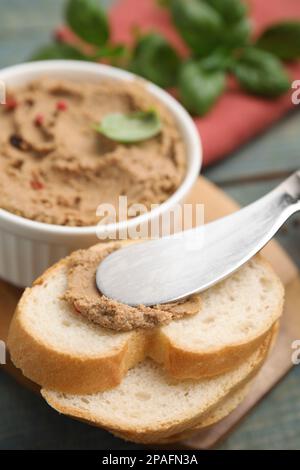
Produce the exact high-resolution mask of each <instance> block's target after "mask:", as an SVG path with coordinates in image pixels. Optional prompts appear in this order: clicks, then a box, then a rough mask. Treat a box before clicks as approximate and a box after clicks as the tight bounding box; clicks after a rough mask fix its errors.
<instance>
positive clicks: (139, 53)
mask: <svg viewBox="0 0 300 470" xmlns="http://www.w3.org/2000/svg"><path fill="white" fill-rule="evenodd" d="M179 65H180V58H179V56H178V54H177V52H176V51H175V49H174V48H173V47H172V46H171V45H170V44H169V43H168V42H167V41H166V39H165V38H164V37H163V36H161V35H160V34H157V33H151V34H147V35H146V36H144V37H142V38H140V39H139V40H138V42H137V44H136V46H135V49H134V51H133V55H132V60H131V63H130V66H129V68H130V70H131V71H132V72H134V73H136V74H138V75H141V76H142V77H144V78H147V79H148V80H150V81H152V82H154V83H156V84H157V85H159V86H161V87H163V88H168V87H172V86H174V85H175V84H176V82H177V74H178V69H179Z"/></svg>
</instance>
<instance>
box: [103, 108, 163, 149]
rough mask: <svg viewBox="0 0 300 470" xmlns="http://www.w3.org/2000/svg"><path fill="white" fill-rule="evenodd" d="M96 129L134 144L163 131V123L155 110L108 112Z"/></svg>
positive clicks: (126, 142)
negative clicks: (129, 112)
mask: <svg viewBox="0 0 300 470" xmlns="http://www.w3.org/2000/svg"><path fill="white" fill-rule="evenodd" d="M94 128H95V130H96V131H98V132H100V133H101V134H103V135H105V136H106V137H108V138H109V139H111V140H114V141H116V142H121V143H123V144H132V143H136V142H141V141H143V140H147V139H150V138H152V137H155V136H156V135H158V134H159V133H160V132H161V129H162V123H161V120H160V118H159V116H158V114H157V113H156V112H155V111H153V110H150V111H146V112H144V111H137V112H134V113H131V114H122V113H112V114H107V115H106V116H105V117H104V118H103V119H102V121H101V122H100V124H97V125H95V126H94Z"/></svg>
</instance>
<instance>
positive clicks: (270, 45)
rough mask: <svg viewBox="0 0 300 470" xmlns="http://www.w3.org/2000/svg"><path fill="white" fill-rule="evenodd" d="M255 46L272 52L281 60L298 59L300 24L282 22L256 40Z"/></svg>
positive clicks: (297, 22) (296, 22) (299, 55)
mask: <svg viewBox="0 0 300 470" xmlns="http://www.w3.org/2000/svg"><path fill="white" fill-rule="evenodd" d="M256 46H257V47H259V48H261V49H264V50H265V51H268V52H272V53H273V54H274V55H276V56H277V57H280V58H281V59H283V60H295V59H298V58H299V57H300V22H299V21H284V22H282V23H278V24H274V25H272V26H271V27H270V28H268V29H267V30H266V31H264V32H263V34H262V35H261V36H260V37H259V38H258V40H257V43H256Z"/></svg>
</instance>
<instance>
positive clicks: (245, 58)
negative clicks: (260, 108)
mask: <svg viewBox="0 0 300 470" xmlns="http://www.w3.org/2000/svg"><path fill="white" fill-rule="evenodd" d="M233 73H234V75H235V76H236V78H237V80H238V82H239V83H240V85H241V86H242V88H244V89H245V90H246V91H248V92H249V93H254V94H256V95H261V96H265V97H268V98H274V97H276V96H280V95H281V94H283V93H285V92H286V91H288V90H289V88H290V80H289V77H288V75H287V73H286V71H285V69H284V67H283V65H282V63H281V62H280V60H279V59H277V57H275V56H274V55H273V54H271V53H269V52H266V51H262V50H259V49H255V48H249V49H245V50H244V51H243V54H242V56H241V57H240V58H239V59H238V60H237V61H236V63H235V64H234V65H233Z"/></svg>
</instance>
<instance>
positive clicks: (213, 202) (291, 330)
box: [0, 177, 300, 449]
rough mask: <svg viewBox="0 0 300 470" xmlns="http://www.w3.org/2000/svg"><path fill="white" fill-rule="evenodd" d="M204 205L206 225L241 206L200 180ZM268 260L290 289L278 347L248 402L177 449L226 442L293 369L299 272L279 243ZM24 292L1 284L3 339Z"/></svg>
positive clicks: (198, 194) (299, 321) (198, 198)
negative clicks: (239, 424) (232, 432)
mask: <svg viewBox="0 0 300 470" xmlns="http://www.w3.org/2000/svg"><path fill="white" fill-rule="evenodd" d="M187 202H190V203H193V204H196V203H203V204H204V207H205V222H208V221H211V220H214V219H217V218H219V217H222V216H224V215H227V214H229V213H231V212H233V211H235V210H236V209H237V208H238V206H237V204H236V203H235V202H233V201H232V199H230V198H229V197H228V196H227V195H226V194H225V193H224V192H223V191H221V190H220V189H218V188H217V187H216V186H215V185H213V184H212V183H210V182H209V181H207V180H206V179H205V178H203V177H201V178H199V181H198V182H197V183H196V185H195V188H194V191H193V192H192V194H191V196H190V198H189V201H187ZM263 254H264V256H265V258H267V259H268V260H269V262H270V263H271V264H272V265H273V267H274V269H275V271H276V272H277V273H278V275H279V276H280V278H281V279H282V281H283V283H284V285H285V288H286V302H285V308H284V315H283V317H282V321H281V326H280V332H279V336H278V340H277V342H276V345H275V347H274V349H273V351H272V353H271V355H270V356H269V358H268V359H267V361H266V363H265V365H264V366H263V368H262V369H261V371H260V373H259V374H258V376H257V377H256V379H255V381H254V383H253V386H252V388H251V392H250V393H249V395H248V397H247V398H246V399H245V400H244V402H243V403H242V404H241V405H240V406H239V407H238V408H237V409H236V410H235V411H234V412H233V413H231V414H230V415H229V416H228V417H227V418H225V419H223V420H222V421H220V422H219V423H217V424H215V425H213V426H211V427H209V428H206V429H204V430H202V431H201V432H197V433H196V434H194V435H193V436H192V437H190V438H189V439H187V440H185V441H183V442H180V443H179V444H178V445H176V447H180V448H190V449H208V448H211V447H213V446H215V445H216V444H217V443H218V442H220V441H221V440H222V439H224V438H225V437H226V436H227V435H228V433H230V431H232V430H233V429H234V428H235V426H236V425H237V424H238V423H239V421H240V420H241V419H243V418H244V417H245V416H246V415H247V413H249V411H250V410H251V409H252V408H253V407H254V406H255V405H256V403H258V402H259V401H260V400H261V399H262V398H263V397H264V396H265V395H266V394H267V393H268V392H269V391H270V390H271V389H272V388H273V387H274V386H275V385H276V383H277V382H278V381H279V380H281V379H282V378H283V377H284V376H285V374H286V373H287V372H288V371H289V370H290V369H291V368H292V366H293V364H292V361H291V356H292V352H293V350H292V347H291V345H292V342H293V341H294V340H297V339H300V276H299V271H298V269H297V267H296V266H295V264H294V263H293V261H292V260H291V259H290V258H289V256H288V255H287V253H286V252H285V251H284V250H283V249H282V248H281V247H280V246H279V245H278V243H276V242H275V241H272V242H270V243H269V244H268V245H267V246H266V247H265V248H264V250H263ZM21 294H22V291H21V290H20V289H17V288H15V287H13V286H11V285H10V284H8V283H6V282H4V281H0V339H2V340H4V341H5V340H6V338H7V333H8V328H9V324H10V321H11V318H12V315H13V312H14V309H15V307H16V304H17V302H18V300H19V298H20V295H21ZM4 370H6V371H7V372H9V373H10V374H12V375H13V376H14V377H15V378H16V379H17V380H18V381H19V382H20V383H21V384H22V385H25V386H27V387H30V388H32V389H35V390H38V387H37V386H36V385H35V384H33V383H32V382H30V381H29V380H27V379H26V378H24V376H22V374H21V373H20V372H19V371H18V370H17V369H15V368H14V366H13V365H12V364H11V362H10V361H9V358H8V361H7V364H6V365H5V366H4Z"/></svg>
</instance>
